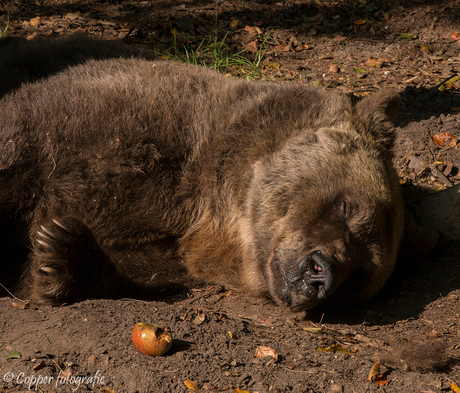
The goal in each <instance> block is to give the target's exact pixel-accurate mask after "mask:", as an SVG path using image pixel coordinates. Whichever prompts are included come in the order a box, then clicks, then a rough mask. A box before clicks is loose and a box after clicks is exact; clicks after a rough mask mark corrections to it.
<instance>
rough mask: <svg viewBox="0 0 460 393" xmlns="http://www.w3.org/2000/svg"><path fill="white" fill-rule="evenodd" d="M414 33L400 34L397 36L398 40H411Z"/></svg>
mask: <svg viewBox="0 0 460 393" xmlns="http://www.w3.org/2000/svg"><path fill="white" fill-rule="evenodd" d="M413 36H414V33H402V34H400V35H399V38H412V37H413Z"/></svg>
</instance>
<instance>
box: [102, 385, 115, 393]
mask: <svg viewBox="0 0 460 393" xmlns="http://www.w3.org/2000/svg"><path fill="white" fill-rule="evenodd" d="M99 390H100V391H101V392H102V393H115V390H112V389H110V388H108V387H106V386H101V387H100V388H99Z"/></svg>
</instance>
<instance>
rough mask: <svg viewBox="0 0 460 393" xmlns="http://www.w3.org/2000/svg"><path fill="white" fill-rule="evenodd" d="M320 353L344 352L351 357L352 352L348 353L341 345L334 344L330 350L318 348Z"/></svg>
mask: <svg viewBox="0 0 460 393" xmlns="http://www.w3.org/2000/svg"><path fill="white" fill-rule="evenodd" d="M318 351H320V352H334V353H335V352H343V353H346V354H348V355H351V352H350V351H347V350H346V349H345V348H343V347H342V346H341V345H339V344H332V345H331V346H330V347H328V348H323V347H318Z"/></svg>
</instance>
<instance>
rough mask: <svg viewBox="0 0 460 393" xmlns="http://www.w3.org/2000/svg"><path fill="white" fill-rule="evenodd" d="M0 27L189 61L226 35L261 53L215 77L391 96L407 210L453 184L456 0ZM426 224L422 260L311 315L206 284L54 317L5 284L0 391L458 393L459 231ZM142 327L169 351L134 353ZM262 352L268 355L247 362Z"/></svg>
mask: <svg viewBox="0 0 460 393" xmlns="http://www.w3.org/2000/svg"><path fill="white" fill-rule="evenodd" d="M216 26H217V29H216ZM7 27H8V28H7ZM0 30H1V32H4V31H6V32H5V34H6V35H10V36H25V37H29V38H30V39H34V37H35V36H57V35H67V34H70V33H73V32H83V33H89V34H94V35H97V36H101V37H104V38H109V39H117V40H123V41H125V42H127V43H129V44H130V45H133V46H137V47H141V48H144V49H147V50H156V51H157V52H158V53H160V54H161V55H160V56H162V57H168V55H167V54H168V53H169V54H173V55H174V53H175V51H174V48H176V49H177V51H176V54H177V53H181V54H184V53H185V52H184V49H183V45H185V47H187V48H189V50H191V49H192V50H193V51H194V52H193V53H196V54H198V55H202V56H203V57H206V55H207V54H209V51H208V52H206V51H204V48H209V44H210V43H212V40H213V37H214V38H215V37H217V39H218V40H220V41H222V40H223V38H224V36H225V34H227V35H226V37H225V44H226V48H227V49H228V50H231V51H233V52H234V53H237V52H239V51H241V50H243V49H245V50H246V54H247V56H249V57H250V58H251V59H252V60H253V61H255V59H257V54H258V53H261V52H257V50H258V49H262V50H265V49H267V50H266V51H265V53H263V58H262V62H261V65H260V67H258V68H257V69H256V70H255V72H253V71H254V70H248V69H247V68H241V67H236V66H233V67H229V68H227V69H224V70H223V71H224V72H228V73H231V74H235V75H237V76H240V77H245V76H248V74H249V73H250V72H252V74H251V77H253V78H267V79H274V80H276V82H274V83H277V82H279V83H302V84H305V85H316V86H321V88H323V89H327V90H341V91H345V92H350V93H354V94H355V95H356V96H362V95H366V94H371V93H372V92H374V91H377V90H379V89H382V88H395V89H397V90H398V91H400V92H401V95H402V101H403V102H402V106H401V109H400V112H399V115H398V118H397V121H396V126H397V129H398V140H397V143H396V147H395V166H396V168H397V170H398V171H399V174H400V177H401V183H402V187H403V190H404V194H405V196H406V203H407V208H408V209H409V210H410V211H412V212H413V213H414V214H417V216H418V218H419V219H422V218H423V209H422V211H420V208H419V207H418V206H419V205H420V203H421V201H422V200H424V198H426V196H427V195H428V194H430V193H433V192H436V191H439V190H440V189H443V188H449V189H450V188H451V187H456V186H455V185H456V184H458V183H460V172H459V165H460V153H459V152H460V149H459V148H458V145H457V138H460V93H459V89H460V82H458V76H460V39H459V38H460V34H459V33H457V32H460V1H459V0H449V1H439V0H383V1H379V0H376V1H372V0H344V1H327V0H311V1H308V0H299V1H297V0H296V1H290V0H285V1H283V0H280V1H276V0H275V1H271V0H258V1H246V0H226V1H218V2H215V1H205V0H203V1H199V0H181V1H176V0H174V1H163V0H156V1H140V2H138V1H117V0H111V1H107V2H103V1H99V0H88V1H85V2H81V1H77V0H38V1H37V0H33V1H32V0H29V1H26V0H0ZM209 37H211V39H210V42H208V41H206V40H205V41H204V43H203V44H202V46H201V48H199V49H197V48H198V47H199V44H200V42H202V40H203V39H206V38H209ZM200 51H202V52H203V53H201V52H200ZM169 57H174V56H171V55H169ZM440 133H448V134H450V135H447V134H444V135H443V134H440ZM433 137H434V138H433ZM446 137H447V139H446ZM440 144H442V145H443V146H440ZM331 170H333V168H331ZM436 195H439V194H436ZM454 202H455V200H454ZM446 206H447V204H446ZM442 207H443V206H441V210H442ZM446 209H447V208H446ZM458 209H459V208H458V207H457V210H455V208H454V209H453V211H452V212H451V211H450V210H449V211H448V212H447V213H446V212H445V213H446V217H447V218H445V219H443V220H442V221H443V222H444V223H445V222H446V221H449V219H450V218H452V217H454V218H455V217H456V216H455V213H456V212H457V214H459V212H458ZM417 211H418V213H417ZM454 221H455V220H454ZM454 226H455V225H454ZM436 229H438V230H440V231H441V232H443V235H442V236H441V240H440V241H439V243H438V245H437V246H436V248H435V249H434V250H433V251H432V252H431V254H430V255H429V256H428V257H427V258H426V259H425V260H423V261H422V260H421V259H419V258H416V257H412V258H409V257H407V256H401V258H400V260H399V262H398V267H397V269H396V271H395V273H394V275H393V277H392V278H391V279H390V282H389V283H388V285H387V286H386V287H385V288H384V290H383V291H382V292H381V293H380V294H379V295H377V296H376V297H375V298H374V299H372V300H371V301H369V302H367V303H364V304H360V305H351V306H349V307H340V308H322V309H319V310H315V311H313V312H310V313H308V314H305V313H299V314H294V313H291V312H289V311H286V310H283V309H280V308H279V307H277V306H274V305H273V304H271V303H270V302H268V301H266V300H260V299H252V298H249V297H246V296H245V295H244V294H240V293H235V292H233V291H231V290H228V289H226V288H221V287H217V286H210V287H205V288H198V289H190V290H189V291H184V292H181V293H178V294H177V295H174V296H170V297H166V298H165V299H160V300H159V301H153V302H145V301H140V300H134V299H116V300H88V301H85V302H82V303H78V304H73V305H68V306H64V307H61V308H53V309H34V308H33V307H32V308H31V307H29V308H26V309H22V307H21V303H20V302H19V301H18V300H12V298H11V297H10V296H8V293H7V292H6V291H2V290H1V289H0V295H1V296H4V297H3V298H0V313H1V317H0V376H1V378H2V380H1V381H0V391H2V392H19V391H20V392H22V391H27V390H36V391H40V392H57V391H59V392H60V391H68V392H71V391H78V392H87V391H96V392H97V391H101V392H117V393H119V392H129V393H131V392H189V391H194V392H198V391H199V392H234V391H235V392H240V393H241V392H242V391H248V392H250V393H255V392H260V393H265V392H279V393H281V392H310V393H313V392H315V393H318V392H330V393H340V392H345V393H358V392H359V393H363V392H374V391H381V392H405V393H406V392H420V393H422V392H425V393H428V392H459V391H460V390H459V388H458V386H457V385H460V263H459V258H460V257H459V255H460V240H459V238H460V235H459V231H458V226H457V232H456V233H457V235H458V236H457V238H456V233H455V230H454V231H453V232H448V231H444V229H445V228H443V227H442V225H441V226H440V227H436ZM454 229H455V228H454ZM423 242H424V240H422V243H423ZM422 246H423V244H421V245H420V247H421V248H422ZM412 251H414V250H412ZM404 255H406V254H404ZM0 283H1V276H0ZM140 321H145V322H153V323H156V324H164V325H166V326H168V327H169V329H170V330H171V332H172V335H173V338H174V341H173V346H172V348H171V350H170V351H169V352H168V353H167V355H166V356H164V357H158V358H154V357H146V356H144V355H141V354H140V353H138V352H136V350H135V349H134V347H133V345H132V344H131V330H132V328H133V327H134V325H135V324H136V323H137V322H140ZM258 346H266V347H269V348H271V349H273V350H274V351H275V352H276V354H277V356H275V358H274V357H272V356H266V357H256V356H255V354H256V349H257V347H258ZM15 351H16V352H15ZM8 355H12V356H11V358H9V359H6V358H7V357H9V356H8ZM377 362H380V367H381V368H380V371H378V370H377V371H376V374H377V375H376V376H374V377H373V378H372V380H368V376H369V374H370V372H371V369H372V368H373V366H374V365H375V364H376V363H377ZM377 364H378V363H377ZM374 370H375V368H374Z"/></svg>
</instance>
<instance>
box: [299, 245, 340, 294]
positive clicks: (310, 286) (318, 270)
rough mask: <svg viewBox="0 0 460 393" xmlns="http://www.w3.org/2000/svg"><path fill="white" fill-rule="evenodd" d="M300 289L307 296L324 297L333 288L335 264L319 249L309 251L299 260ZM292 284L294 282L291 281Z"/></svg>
mask: <svg viewBox="0 0 460 393" xmlns="http://www.w3.org/2000/svg"><path fill="white" fill-rule="evenodd" d="M299 273H300V275H301V278H300V280H301V281H302V286H301V287H300V290H301V291H302V292H303V293H304V294H305V295H306V296H308V297H309V298H318V299H324V298H325V297H327V296H328V295H329V294H330V293H331V292H332V291H333V289H334V287H335V286H334V285H333V284H334V280H335V264H334V261H333V260H332V259H331V258H329V257H327V256H326V255H324V254H323V253H322V252H321V251H320V250H315V251H313V252H311V253H309V254H308V255H307V256H306V257H305V258H303V259H302V260H301V261H300V264H299ZM293 284H294V283H293Z"/></svg>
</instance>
